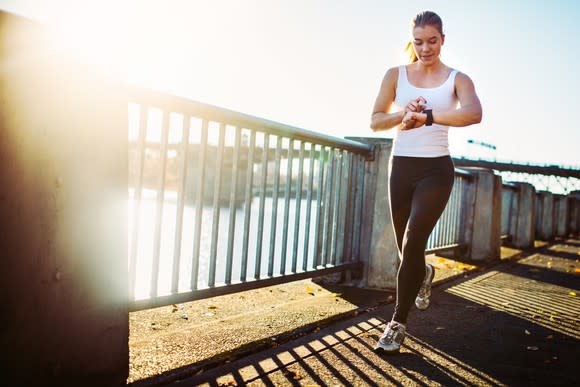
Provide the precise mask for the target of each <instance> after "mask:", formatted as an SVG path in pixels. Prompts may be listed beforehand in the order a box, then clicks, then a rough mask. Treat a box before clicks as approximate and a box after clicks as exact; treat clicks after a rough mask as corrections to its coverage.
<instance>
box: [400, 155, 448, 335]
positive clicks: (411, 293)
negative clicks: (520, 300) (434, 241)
mask: <svg viewBox="0 0 580 387" xmlns="http://www.w3.org/2000/svg"><path fill="white" fill-rule="evenodd" d="M421 164H423V166H424V168H425V170H424V171H423V172H424V174H423V176H425V177H422V178H420V179H419V180H418V181H417V182H416V184H415V187H414V190H413V194H412V202H411V206H410V213H409V217H408V221H407V224H406V228H405V231H404V235H403V238H402V242H401V245H402V249H401V250H402V262H401V266H400V267H399V272H398V275H397V304H396V306H395V313H394V316H393V320H395V321H397V322H400V323H402V324H405V323H406V321H407V315H408V314H409V310H410V308H411V306H412V305H413V303H414V301H415V297H416V296H417V293H418V292H419V288H420V287H421V283H422V282H423V278H424V277H425V247H426V246H427V240H428V239H429V235H430V234H431V231H432V230H433V228H434V227H435V224H436V223H437V220H438V219H439V217H440V216H441V214H442V213H443V210H444V209H445V206H446V204H447V201H448V200H449V196H450V194H451V189H452V188H453V179H454V168H453V162H452V161H451V159H450V158H436V159H431V160H430V161H428V160H423V162H422V163H421ZM415 172H420V171H417V170H416V171H415ZM395 227H397V226H395ZM396 232H397V231H396ZM399 233H400V231H399ZM397 239H398V238H397Z"/></svg>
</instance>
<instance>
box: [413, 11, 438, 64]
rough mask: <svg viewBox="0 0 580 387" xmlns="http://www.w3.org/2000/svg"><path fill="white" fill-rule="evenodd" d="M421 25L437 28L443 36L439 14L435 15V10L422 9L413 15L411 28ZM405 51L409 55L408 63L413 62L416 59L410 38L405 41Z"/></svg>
mask: <svg viewBox="0 0 580 387" xmlns="http://www.w3.org/2000/svg"><path fill="white" fill-rule="evenodd" d="M423 26H432V27H435V28H437V31H439V33H440V34H441V36H445V34H443V21H442V20H441V18H440V17H439V15H437V14H436V13H435V12H432V11H423V12H419V13H418V14H417V15H415V17H414V18H413V21H412V22H411V29H413V28H415V27H423ZM405 52H406V53H407V54H408V55H409V63H413V62H416V61H417V60H418V58H417V55H416V54H415V50H414V49H413V41H412V40H409V41H408V42H407V46H406V47H405Z"/></svg>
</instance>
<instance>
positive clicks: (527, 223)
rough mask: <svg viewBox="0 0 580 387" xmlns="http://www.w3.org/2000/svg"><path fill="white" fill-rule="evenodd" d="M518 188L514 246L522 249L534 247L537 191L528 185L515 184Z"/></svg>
mask: <svg viewBox="0 0 580 387" xmlns="http://www.w3.org/2000/svg"><path fill="white" fill-rule="evenodd" d="M515 184H516V185H517V186H518V192H517V195H516V202H517V203H518V204H517V208H518V210H517V213H516V216H515V219H516V226H515V231H514V235H513V238H512V244H513V245H514V246H515V247H517V248H520V249H526V248H531V247H534V240H535V232H536V224H535V210H536V189H535V188H534V186H533V185H531V184H528V183H515Z"/></svg>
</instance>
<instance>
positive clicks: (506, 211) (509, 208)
mask: <svg viewBox="0 0 580 387" xmlns="http://www.w3.org/2000/svg"><path fill="white" fill-rule="evenodd" d="M517 194H518V192H517V187H515V185H514V184H512V183H509V184H505V183H504V184H502V192H501V235H502V236H504V235H506V236H508V237H509V238H510V239H513V234H514V232H515V226H516V220H517V213H518V200H517Z"/></svg>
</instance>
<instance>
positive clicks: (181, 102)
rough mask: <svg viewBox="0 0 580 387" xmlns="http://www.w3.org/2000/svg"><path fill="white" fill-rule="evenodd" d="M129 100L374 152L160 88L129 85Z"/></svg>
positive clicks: (282, 134) (279, 134) (219, 120)
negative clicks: (176, 94) (170, 92)
mask: <svg viewBox="0 0 580 387" xmlns="http://www.w3.org/2000/svg"><path fill="white" fill-rule="evenodd" d="M128 93H129V102H130V103H139V104H146V105H148V106H150V107H158V108H161V109H164V110H169V111H172V110H177V111H179V112H187V113H188V114H191V115H193V116H202V117H204V118H207V119H209V120H211V121H217V122H223V123H226V124H231V125H237V126H240V127H244V128H253V129H258V130H263V131H266V132H268V133H270V134H274V135H277V136H282V137H286V138H290V139H293V140H300V141H306V142H312V143H316V144H320V145H324V146H330V147H333V148H340V149H344V150H347V151H350V152H353V153H356V154H360V155H365V156H367V155H368V154H369V153H370V152H372V149H373V148H372V146H371V145H368V144H363V143H360V142H357V141H352V140H347V139H341V138H336V137H332V136H328V135H325V134H321V133H317V132H313V131H310V130H306V129H302V128H298V127H295V126H291V125H286V124H282V123H280V122H276V121H271V120H267V119H264V118H259V117H255V116H252V115H249V114H244V113H240V112H237V111H234V110H229V109H224V108H221V107H218V106H214V105H209V104H206V103H202V102H198V101H193V100H190V99H186V98H183V97H178V96H174V95H169V94H165V93H161V92H158V91H154V90H150V89H144V88H138V87H134V86H132V87H129V88H128Z"/></svg>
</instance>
